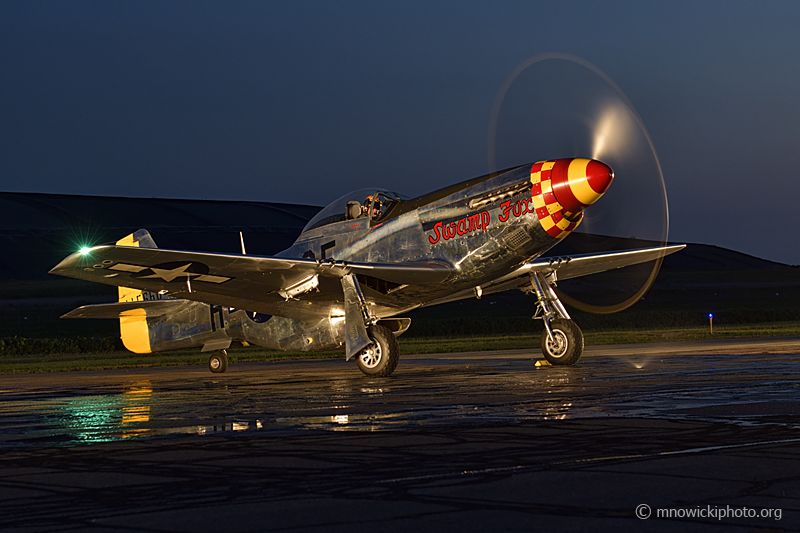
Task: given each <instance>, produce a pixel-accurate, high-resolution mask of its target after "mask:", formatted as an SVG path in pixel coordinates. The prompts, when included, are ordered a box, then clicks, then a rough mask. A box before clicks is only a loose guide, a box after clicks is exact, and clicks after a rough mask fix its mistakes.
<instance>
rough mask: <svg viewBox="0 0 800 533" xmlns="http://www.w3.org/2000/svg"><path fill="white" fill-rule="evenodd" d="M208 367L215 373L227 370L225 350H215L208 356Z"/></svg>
mask: <svg viewBox="0 0 800 533" xmlns="http://www.w3.org/2000/svg"><path fill="white" fill-rule="evenodd" d="M208 369H209V370H211V371H212V372H213V373H215V374H222V373H223V372H225V371H226V370H228V354H227V353H226V352H225V350H222V351H221V352H216V353H214V354H212V355H211V357H209V358H208Z"/></svg>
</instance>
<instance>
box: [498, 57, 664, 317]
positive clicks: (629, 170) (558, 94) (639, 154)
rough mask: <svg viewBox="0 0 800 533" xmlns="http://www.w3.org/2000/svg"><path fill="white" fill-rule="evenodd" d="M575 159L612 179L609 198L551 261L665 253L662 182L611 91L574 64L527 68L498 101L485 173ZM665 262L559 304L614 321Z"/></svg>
mask: <svg viewBox="0 0 800 533" xmlns="http://www.w3.org/2000/svg"><path fill="white" fill-rule="evenodd" d="M568 157H579V158H591V159H596V160H599V161H602V162H603V163H606V164H607V165H609V166H610V167H611V168H612V169H613V171H614V176H615V178H614V182H613V183H612V184H611V186H610V187H609V189H608V191H607V192H606V193H605V195H604V196H603V197H602V198H601V199H600V200H599V201H598V202H597V203H596V204H594V205H592V206H590V207H589V208H587V209H586V211H585V212H584V217H583V221H582V222H581V224H580V226H578V228H577V229H576V230H575V231H574V232H573V233H572V234H571V235H570V236H569V237H567V238H566V239H565V240H564V242H563V243H561V244H559V245H558V246H557V247H556V248H555V249H554V250H553V251H552V253H553V254H557V255H562V256H563V255H570V254H579V253H597V252H603V251H609V250H614V249H630V248H638V247H648V246H661V245H664V244H666V242H667V235H668V231H669V214H668V213H669V211H668V206H667V194H666V188H665V186H664V176H663V173H662V171H661V165H660V163H659V161H658V156H657V154H656V150H655V147H654V146H653V142H652V140H651V138H650V135H649V133H648V132H647V129H646V128H645V126H644V123H643V122H642V119H641V118H640V117H639V114H638V113H637V112H636V110H635V109H634V107H633V105H632V104H631V102H630V100H629V99H628V98H627V96H625V93H623V92H622V89H620V88H619V87H618V86H617V84H616V83H614V81H613V80H611V78H610V77H609V76H608V75H606V74H605V73H604V72H603V71H601V70H600V69H599V68H597V67H596V66H594V65H593V64H591V63H589V62H588V61H586V60H584V59H581V58H579V57H576V56H573V55H570V54H562V53H549V54H542V55H537V56H534V57H532V58H530V59H527V60H526V61H523V62H522V63H521V64H520V65H519V66H518V67H517V68H516V69H515V70H514V71H513V72H512V73H511V75H510V76H509V77H508V79H507V80H506V81H505V83H504V84H503V86H502V88H501V89H500V91H499V93H498V95H497V98H496V99H495V103H494V108H493V110H492V117H491V123H490V127H489V169H490V171H491V172H494V171H497V170H500V169H504V168H510V167H513V166H517V165H521V164H525V163H529V162H530V163H532V162H534V161H541V160H548V159H558V158H568ZM661 263H662V258H659V259H658V260H656V261H654V262H652V263H648V264H644V265H635V266H631V267H626V268H624V269H621V270H617V271H612V272H608V273H603V274H596V275H594V276H589V277H586V278H579V279H575V280H567V281H564V282H560V283H559V285H560V289H559V290H558V295H559V298H561V299H562V300H563V301H564V303H566V304H568V305H570V306H572V307H575V308H577V309H580V310H583V311H589V312H592V313H614V312H617V311H622V310H623V309H627V308H628V307H630V306H631V305H633V304H634V303H636V302H637V301H639V300H640V299H641V298H642V297H643V296H644V294H645V293H646V292H647V290H648V289H649V288H650V286H651V285H652V284H653V282H654V281H655V278H656V276H657V275H658V271H659V269H660V268H661Z"/></svg>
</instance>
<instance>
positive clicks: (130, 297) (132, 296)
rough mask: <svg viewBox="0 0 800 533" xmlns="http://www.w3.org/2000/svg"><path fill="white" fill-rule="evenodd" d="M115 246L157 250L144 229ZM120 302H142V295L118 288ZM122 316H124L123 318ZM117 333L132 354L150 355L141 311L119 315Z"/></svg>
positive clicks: (145, 318)
mask: <svg viewBox="0 0 800 533" xmlns="http://www.w3.org/2000/svg"><path fill="white" fill-rule="evenodd" d="M117 246H137V247H140V248H158V246H156V243H155V241H154V240H153V238H152V237H151V236H150V232H148V231H147V230H146V229H140V230H137V231H135V232H133V233H131V234H130V235H128V236H127V237H123V238H122V239H120V240H118V241H117ZM118 291H119V298H118V301H120V302H142V301H144V299H145V298H144V294H143V293H142V291H140V290H139V289H130V288H128V287H118ZM123 315H124V316H123ZM119 331H120V336H121V338H122V344H124V345H125V348H127V349H128V350H130V351H132V352H134V353H151V352H152V350H151V348H150V331H149V329H148V327H147V315H146V313H145V312H144V311H143V310H141V309H135V310H131V311H125V312H123V313H120V317H119Z"/></svg>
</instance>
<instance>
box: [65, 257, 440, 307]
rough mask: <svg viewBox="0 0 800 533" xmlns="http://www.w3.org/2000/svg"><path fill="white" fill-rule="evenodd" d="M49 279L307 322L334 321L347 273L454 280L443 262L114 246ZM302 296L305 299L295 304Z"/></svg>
mask: <svg viewBox="0 0 800 533" xmlns="http://www.w3.org/2000/svg"><path fill="white" fill-rule="evenodd" d="M50 273H51V274H58V275H61V276H67V277H72V278H78V279H83V280H88V281H93V282H96V283H105V284H107V285H116V286H123V287H131V288H134V289H139V290H143V291H151V292H157V293H160V294H167V295H169V296H171V297H174V298H185V299H187V300H194V301H200V302H205V303H210V304H217V305H223V306H227V307H235V308H238V309H246V310H248V311H257V312H260V313H266V314H271V315H278V316H285V317H289V318H299V319H310V318H314V317H326V316H331V314H332V313H333V314H335V313H336V312H337V311H338V310H340V309H342V299H343V297H342V286H341V281H340V279H341V278H342V276H345V275H346V274H349V273H354V274H362V275H367V276H371V277H373V278H378V279H381V280H385V281H388V282H391V283H396V284H398V285H403V284H409V285H410V284H426V283H440V282H442V281H444V280H445V279H447V277H448V276H450V274H451V270H450V267H448V266H445V265H440V264H418V263H401V264H364V263H348V262H344V261H338V262H335V261H333V260H328V261H321V260H313V259H286V258H280V257H260V256H252V255H227V254H210V253H199V252H185V251H178V250H165V249H162V248H138V247H132V246H110V245H109V246H97V247H94V248H91V249H89V250H86V251H83V252H76V253H74V254H72V255H70V256H69V257H67V258H66V259H64V260H63V261H61V263H59V264H58V265H56V266H55V267H54V268H53V269H52V270H51V271H50ZM313 290H316V292H312V291H313ZM300 294H302V295H303V298H302V301H301V300H298V299H294V298H292V297H293V296H298V295H300Z"/></svg>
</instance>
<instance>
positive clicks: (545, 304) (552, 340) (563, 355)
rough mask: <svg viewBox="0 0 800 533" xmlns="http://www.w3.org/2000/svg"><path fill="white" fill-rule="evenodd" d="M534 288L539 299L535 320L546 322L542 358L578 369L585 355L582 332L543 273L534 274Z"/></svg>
mask: <svg viewBox="0 0 800 533" xmlns="http://www.w3.org/2000/svg"><path fill="white" fill-rule="evenodd" d="M531 285H532V286H533V290H534V291H535V292H536V297H537V301H536V306H537V308H536V314H535V315H533V318H534V319H541V320H542V321H544V331H543V332H542V354H543V355H544V357H545V359H547V361H548V362H549V363H550V364H551V365H574V364H575V363H577V362H578V359H580V358H581V355H582V354H583V332H581V328H579V327H578V325H577V324H576V323H575V322H574V321H573V320H572V319H571V318H570V316H569V313H567V310H566V309H565V308H564V304H562V303H561V300H559V299H558V296H556V293H555V292H554V291H553V287H552V286H551V284H550V283H548V281H547V279H545V277H544V276H543V275H542V274H541V273H539V272H533V273H531ZM553 285H555V280H553Z"/></svg>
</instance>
